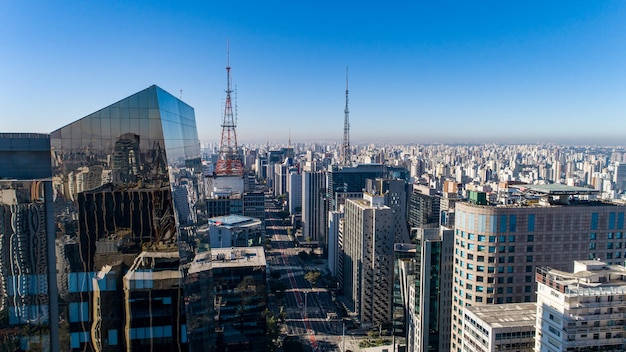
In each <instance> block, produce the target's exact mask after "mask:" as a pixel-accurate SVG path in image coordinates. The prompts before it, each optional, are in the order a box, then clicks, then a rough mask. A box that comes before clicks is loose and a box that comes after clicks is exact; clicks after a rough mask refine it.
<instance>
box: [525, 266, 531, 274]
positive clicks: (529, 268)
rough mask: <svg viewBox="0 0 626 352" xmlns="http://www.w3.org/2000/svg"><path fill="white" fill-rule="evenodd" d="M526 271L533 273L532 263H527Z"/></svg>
mask: <svg viewBox="0 0 626 352" xmlns="http://www.w3.org/2000/svg"><path fill="white" fill-rule="evenodd" d="M526 272H527V273H532V272H533V267H532V266H531V265H527V266H526Z"/></svg>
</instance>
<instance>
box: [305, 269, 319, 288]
mask: <svg viewBox="0 0 626 352" xmlns="http://www.w3.org/2000/svg"><path fill="white" fill-rule="evenodd" d="M321 275H322V274H321V273H320V272H319V271H309V272H307V273H306V274H304V278H305V279H306V280H307V281H308V282H309V283H310V284H311V286H313V287H315V284H317V280H319V278H320V276H321Z"/></svg>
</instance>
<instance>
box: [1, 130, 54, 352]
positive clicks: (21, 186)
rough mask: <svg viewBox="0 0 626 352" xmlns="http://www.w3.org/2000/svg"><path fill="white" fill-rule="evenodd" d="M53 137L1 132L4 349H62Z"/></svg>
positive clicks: (2, 333) (2, 323)
mask: <svg viewBox="0 0 626 352" xmlns="http://www.w3.org/2000/svg"><path fill="white" fill-rule="evenodd" d="M53 197H54V192H53V190H52V171H51V168H50V137H49V136H48V135H45V134H34V133H0V336H2V340H1V342H0V344H2V347H1V349H3V350H6V351H17V350H50V351H58V350H59V341H58V338H56V337H57V336H58V335H59V321H58V319H57V317H58V316H59V310H58V292H57V280H56V266H55V263H54V256H55V254H54V236H55V232H54V229H55V226H54V216H53V213H52V212H53V207H52V201H53Z"/></svg>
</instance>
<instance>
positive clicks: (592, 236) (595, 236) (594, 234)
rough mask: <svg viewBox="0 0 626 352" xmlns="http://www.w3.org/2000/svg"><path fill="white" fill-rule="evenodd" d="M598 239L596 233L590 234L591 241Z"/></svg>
mask: <svg viewBox="0 0 626 352" xmlns="http://www.w3.org/2000/svg"><path fill="white" fill-rule="evenodd" d="M597 238H598V235H597V234H596V233H595V232H592V233H590V234H589V239H590V240H592V241H595V240H596V239H597Z"/></svg>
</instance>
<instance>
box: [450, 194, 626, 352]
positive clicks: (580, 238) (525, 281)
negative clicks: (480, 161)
mask: <svg viewBox="0 0 626 352" xmlns="http://www.w3.org/2000/svg"><path fill="white" fill-rule="evenodd" d="M519 189H520V190H522V191H524V196H523V197H522V198H520V199H518V200H517V201H516V202H508V203H507V205H492V204H486V203H485V204H478V203H477V204H472V203H469V202H466V203H457V204H456V222H455V225H456V228H455V234H454V274H453V277H454V282H453V302H452V306H453V307H452V309H453V311H452V350H453V351H458V350H462V349H464V347H463V346H462V345H461V341H462V334H463V318H464V317H463V310H464V307H467V306H471V305H474V304H485V303H486V304H492V303H496V304H499V303H519V302H532V301H534V300H535V292H536V284H535V280H534V271H535V268H536V266H544V265H545V266H548V265H549V266H550V267H552V268H555V269H558V270H571V266H572V263H573V261H574V260H581V259H583V260H584V259H595V258H602V259H606V260H607V262H609V263H614V262H621V261H622V260H623V259H621V258H622V254H623V253H624V249H623V248H624V247H625V246H626V243H625V242H624V231H625V230H626V228H625V227H624V214H625V212H626V207H624V206H621V205H616V204H612V203H605V202H601V201H594V200H585V198H588V197H593V194H594V193H595V191H594V190H590V189H587V188H578V187H568V186H564V185H556V184H555V185H543V186H541V185H534V186H531V185H520V186H519ZM479 198H480V197H477V198H476V199H479Z"/></svg>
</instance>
